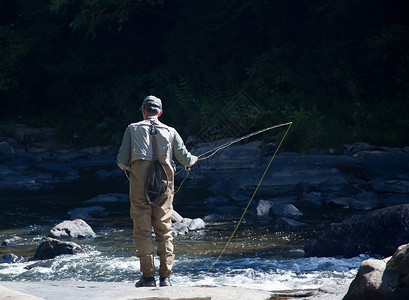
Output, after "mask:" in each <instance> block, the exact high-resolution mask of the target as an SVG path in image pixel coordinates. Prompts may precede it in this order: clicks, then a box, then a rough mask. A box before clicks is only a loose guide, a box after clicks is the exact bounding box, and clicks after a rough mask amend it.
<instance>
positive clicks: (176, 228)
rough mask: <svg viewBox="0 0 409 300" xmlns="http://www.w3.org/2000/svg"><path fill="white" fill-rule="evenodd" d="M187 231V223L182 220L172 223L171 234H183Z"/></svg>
mask: <svg viewBox="0 0 409 300" xmlns="http://www.w3.org/2000/svg"><path fill="white" fill-rule="evenodd" d="M188 232H189V224H188V223H187V222H184V219H183V220H182V221H177V222H173V223H172V234H173V235H185V234H186V233H188Z"/></svg>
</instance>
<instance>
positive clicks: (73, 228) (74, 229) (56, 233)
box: [48, 219, 96, 239]
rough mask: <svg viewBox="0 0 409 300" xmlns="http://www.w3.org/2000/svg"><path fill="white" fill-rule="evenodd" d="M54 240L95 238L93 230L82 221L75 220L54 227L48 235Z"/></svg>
mask: <svg viewBox="0 0 409 300" xmlns="http://www.w3.org/2000/svg"><path fill="white" fill-rule="evenodd" d="M48 236H49V237H52V238H56V239H70V238H93V237H95V236H96V234H95V232H94V230H92V228H91V226H89V225H88V224H87V223H86V222H85V221H84V220H81V219H76V220H72V221H68V220H67V221H64V222H61V223H59V224H57V225H55V226H54V227H53V228H52V229H51V230H50V233H49V234H48Z"/></svg>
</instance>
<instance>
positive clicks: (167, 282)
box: [159, 277, 172, 286]
mask: <svg viewBox="0 0 409 300" xmlns="http://www.w3.org/2000/svg"><path fill="white" fill-rule="evenodd" d="M159 286H172V283H171V282H170V277H161V278H160V280H159Z"/></svg>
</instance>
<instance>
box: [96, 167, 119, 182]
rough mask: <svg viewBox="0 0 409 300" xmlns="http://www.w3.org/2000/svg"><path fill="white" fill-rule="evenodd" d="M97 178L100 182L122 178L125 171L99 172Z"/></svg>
mask: <svg viewBox="0 0 409 300" xmlns="http://www.w3.org/2000/svg"><path fill="white" fill-rule="evenodd" d="M94 176H95V178H97V179H99V180H106V179H112V178H118V177H119V178H120V177H121V176H125V175H124V171H122V170H121V169H119V168H118V169H115V170H112V171H106V170H99V171H97V172H96V173H95V174H94Z"/></svg>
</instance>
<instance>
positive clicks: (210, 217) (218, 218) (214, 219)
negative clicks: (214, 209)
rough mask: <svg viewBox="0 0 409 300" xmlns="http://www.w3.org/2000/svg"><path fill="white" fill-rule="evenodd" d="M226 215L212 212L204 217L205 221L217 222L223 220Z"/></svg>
mask: <svg viewBox="0 0 409 300" xmlns="http://www.w3.org/2000/svg"><path fill="white" fill-rule="evenodd" d="M224 219H225V218H224V216H221V215H218V214H210V215H207V216H205V217H204V218H203V221H205V222H206V223H216V222H221V221H224Z"/></svg>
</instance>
